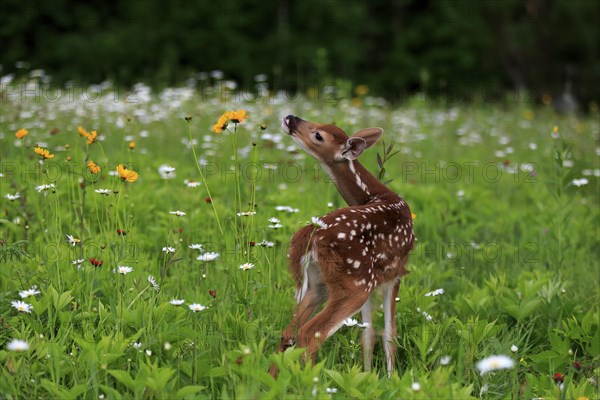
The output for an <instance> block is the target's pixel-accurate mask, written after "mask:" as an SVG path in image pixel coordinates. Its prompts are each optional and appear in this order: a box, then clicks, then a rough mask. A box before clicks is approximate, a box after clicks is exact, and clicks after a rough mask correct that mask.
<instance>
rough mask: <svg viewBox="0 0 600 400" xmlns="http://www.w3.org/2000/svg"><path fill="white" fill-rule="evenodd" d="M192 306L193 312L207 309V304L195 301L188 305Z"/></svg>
mask: <svg viewBox="0 0 600 400" xmlns="http://www.w3.org/2000/svg"><path fill="white" fill-rule="evenodd" d="M188 307H189V308H190V310H192V311H193V312H198V311H203V310H206V306H203V305H202V304H198V303H193V304H190V305H189V306H188Z"/></svg>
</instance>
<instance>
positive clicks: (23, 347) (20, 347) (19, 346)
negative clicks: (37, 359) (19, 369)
mask: <svg viewBox="0 0 600 400" xmlns="http://www.w3.org/2000/svg"><path fill="white" fill-rule="evenodd" d="M6 348H7V349H8V350H10V351H18V352H21V351H27V350H29V343H27V342H26V341H24V340H19V339H13V340H11V341H10V342H8V344H7V345H6Z"/></svg>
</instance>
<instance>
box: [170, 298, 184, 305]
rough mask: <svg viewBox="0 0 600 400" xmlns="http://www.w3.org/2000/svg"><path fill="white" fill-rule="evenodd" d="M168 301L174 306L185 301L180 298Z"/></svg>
mask: <svg viewBox="0 0 600 400" xmlns="http://www.w3.org/2000/svg"><path fill="white" fill-rule="evenodd" d="M169 303H171V304H173V305H174V306H180V305H182V304H183V303H185V300H181V299H172V300H171V301H169Z"/></svg>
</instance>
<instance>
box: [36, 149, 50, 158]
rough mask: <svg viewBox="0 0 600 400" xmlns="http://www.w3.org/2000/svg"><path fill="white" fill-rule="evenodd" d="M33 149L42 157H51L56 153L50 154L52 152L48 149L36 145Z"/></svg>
mask: <svg viewBox="0 0 600 400" xmlns="http://www.w3.org/2000/svg"><path fill="white" fill-rule="evenodd" d="M33 151H35V154H37V155H38V156H40V157H42V158H43V159H50V158H53V157H54V154H50V152H49V151H48V150H47V149H42V148H41V147H35V148H34V149H33Z"/></svg>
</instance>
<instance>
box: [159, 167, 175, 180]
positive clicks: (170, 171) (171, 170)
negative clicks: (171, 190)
mask: <svg viewBox="0 0 600 400" xmlns="http://www.w3.org/2000/svg"><path fill="white" fill-rule="evenodd" d="M158 173H159V174H160V177H161V178H163V179H173V178H175V167H171V166H170V165H167V164H163V165H161V166H160V167H158Z"/></svg>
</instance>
